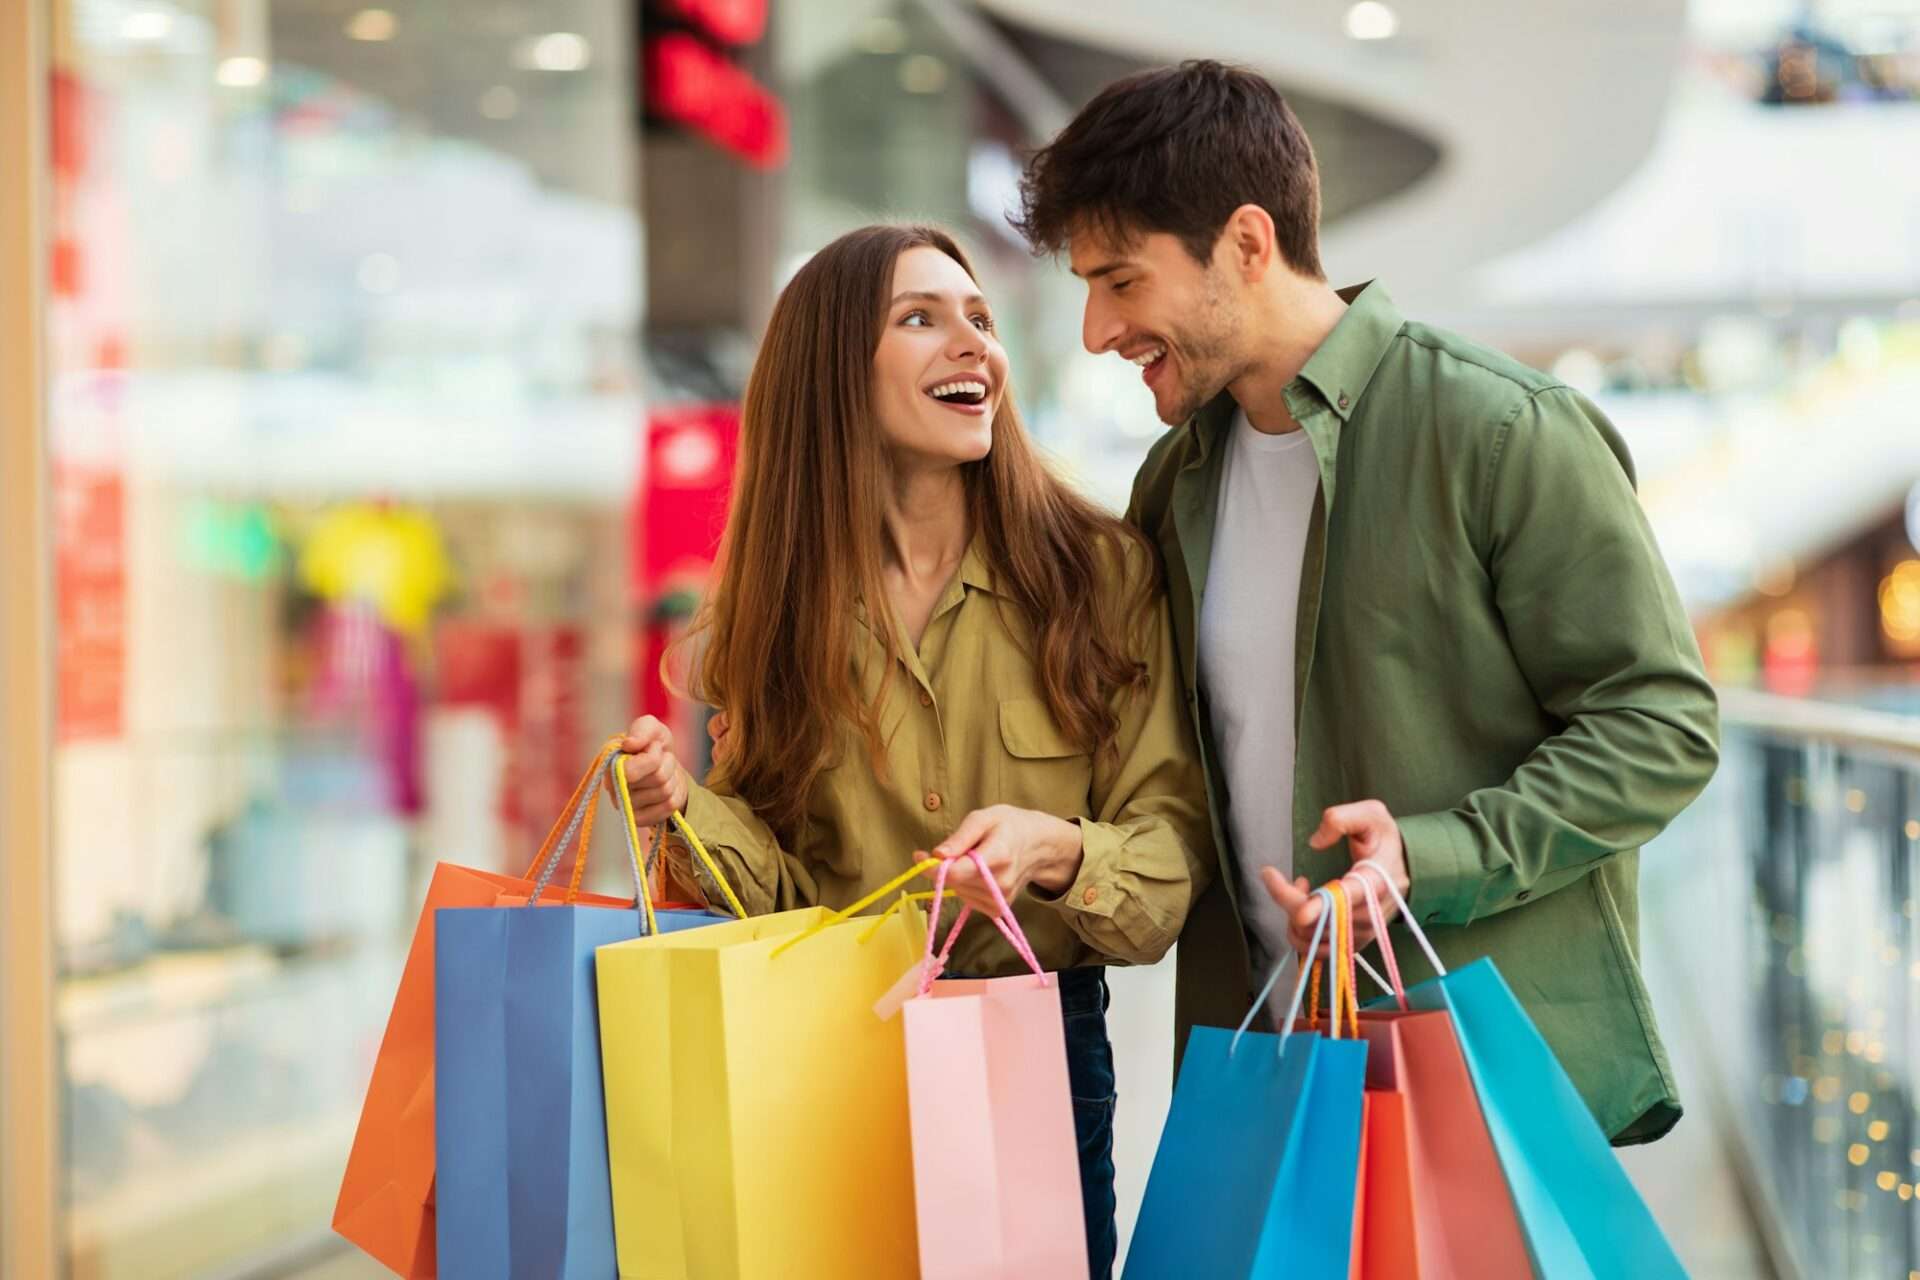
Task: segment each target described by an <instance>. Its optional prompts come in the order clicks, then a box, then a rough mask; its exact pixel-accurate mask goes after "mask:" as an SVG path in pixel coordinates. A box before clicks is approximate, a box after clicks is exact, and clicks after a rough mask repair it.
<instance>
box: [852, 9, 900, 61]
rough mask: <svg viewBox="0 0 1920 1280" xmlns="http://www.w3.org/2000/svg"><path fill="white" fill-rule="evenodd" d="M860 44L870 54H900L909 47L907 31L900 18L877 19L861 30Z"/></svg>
mask: <svg viewBox="0 0 1920 1280" xmlns="http://www.w3.org/2000/svg"><path fill="white" fill-rule="evenodd" d="M859 44H860V47H861V48H862V49H864V50H865V51H866V52H868V53H882V54H885V53H898V52H900V51H901V50H902V49H904V48H906V47H907V29H906V28H905V27H903V26H901V25H900V20H899V19H898V18H887V17H880V18H875V19H874V20H873V21H872V22H869V23H868V24H867V25H866V26H864V27H862V28H861V29H860V39H859Z"/></svg>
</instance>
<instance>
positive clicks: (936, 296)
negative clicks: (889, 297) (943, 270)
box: [887, 289, 987, 307]
mask: <svg viewBox="0 0 1920 1280" xmlns="http://www.w3.org/2000/svg"><path fill="white" fill-rule="evenodd" d="M948 296H949V295H947V294H944V293H930V292H928V291H927V290H925V289H909V290H908V291H907V292H905V293H896V294H894V295H893V301H892V302H889V303H888V304H887V305H888V306H889V307H897V306H899V305H900V304H901V303H903V302H945V301H946V300H947V298H948ZM986 304H987V300H986V299H985V298H983V297H981V296H980V295H979V294H977V293H970V294H968V295H967V296H966V297H964V298H962V299H960V305H961V306H963V307H974V306H980V307H984V306H985V305H986Z"/></svg>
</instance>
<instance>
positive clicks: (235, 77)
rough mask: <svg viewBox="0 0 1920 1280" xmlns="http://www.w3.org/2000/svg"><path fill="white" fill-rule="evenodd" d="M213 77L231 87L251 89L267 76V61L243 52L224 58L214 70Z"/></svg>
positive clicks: (261, 82) (262, 81)
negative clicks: (236, 55)
mask: <svg viewBox="0 0 1920 1280" xmlns="http://www.w3.org/2000/svg"><path fill="white" fill-rule="evenodd" d="M213 78H214V79H215V80H217V81H219V82H220V83H221V84H223V85H225V86H226V87H227V88H229V89H251V88H254V87H255V86H256V85H259V84H263V83H265V81H266V78H267V61H266V59H265V58H255V57H252V56H251V55H247V54H242V55H240V56H238V57H233V58H222V59H221V60H220V66H219V67H218V68H217V69H216V70H215V71H214V73H213Z"/></svg>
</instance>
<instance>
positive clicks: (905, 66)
mask: <svg viewBox="0 0 1920 1280" xmlns="http://www.w3.org/2000/svg"><path fill="white" fill-rule="evenodd" d="M900 87H901V88H902V89H905V90H906V91H907V92H908V93H938V92H940V91H941V90H942V89H944V88H946V87H947V64H946V63H944V62H942V61H940V59H938V58H936V57H934V56H933V55H932V54H930V53H916V54H914V55H913V56H912V57H911V58H908V59H907V60H906V61H905V62H902V63H901V64H900Z"/></svg>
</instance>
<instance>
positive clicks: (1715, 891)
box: [1642, 692, 1920, 1280]
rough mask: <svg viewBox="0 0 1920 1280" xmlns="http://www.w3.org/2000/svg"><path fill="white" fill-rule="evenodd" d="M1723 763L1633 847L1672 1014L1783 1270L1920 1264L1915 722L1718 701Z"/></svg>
mask: <svg viewBox="0 0 1920 1280" xmlns="http://www.w3.org/2000/svg"><path fill="white" fill-rule="evenodd" d="M1723 719H1724V726H1725V738H1724V747H1723V753H1722V762H1721V767H1720V771H1719V773H1718V775H1717V776H1716V777H1715V779H1714V781H1713V782H1712V784H1711V785H1710V786H1709V788H1708V789H1707V792H1706V793H1705V794H1704V795H1703V796H1702V797H1701V799H1700V801H1699V802H1698V803H1697V804H1695V805H1694V806H1693V808H1691V809H1690V810H1688V812H1687V813H1686V814H1685V815H1683V816H1682V818H1681V819H1680V820H1679V821H1677V822H1676V823H1675V824H1674V825H1673V827H1672V828H1671V829H1670V830H1669V831H1668V832H1667V833H1666V834H1665V835H1664V836H1663V837H1662V838H1661V839H1660V841H1659V842H1657V844H1656V845H1655V846H1653V847H1652V848H1650V849H1649V850H1648V851H1647V854H1646V857H1645V858H1644V859H1643V862H1642V877H1643V889H1644V892H1643V900H1644V901H1645V902H1646V904H1647V905H1646V915H1647V927H1648V928H1649V929H1650V930H1658V931H1659V936H1660V941H1661V943H1662V944H1663V945H1664V946H1666V947H1667V948H1668V950H1669V951H1671V952H1673V953H1674V954H1675V956H1676V958H1677V959H1679V960H1680V961H1681V963H1682V966H1683V969H1684V971H1685V972H1686V973H1687V974H1688V975H1690V980H1689V981H1688V982H1687V984H1686V990H1685V991H1684V992H1678V993H1676V995H1678V996H1679V997H1680V998H1681V1003H1680V1008H1681V1009H1684V1011H1685V1012H1684V1015H1683V1016H1684V1017H1685V1018H1686V1020H1687V1021H1689V1022H1690V1023H1691V1024H1692V1025H1690V1026H1684V1027H1676V1028H1674V1029H1673V1033H1674V1034H1675V1035H1676V1036H1687V1037H1689V1038H1690V1039H1692V1040H1693V1041H1694V1042H1695V1043H1696V1044H1698V1045H1699V1046H1700V1050H1701V1056H1702V1057H1703V1058H1704V1060H1705V1065H1706V1066H1707V1067H1708V1076H1709V1078H1710V1081H1711V1084H1712V1089H1711V1092H1712V1093H1713V1094H1714V1095H1715V1096H1714V1097H1712V1098H1710V1099H1695V1100H1694V1102H1695V1103H1696V1104H1698V1103H1708V1104H1710V1105H1711V1106H1712V1107H1713V1108H1714V1109H1715V1111H1717V1113H1718V1114H1717V1115H1716V1116H1715V1119H1716V1120H1717V1121H1718V1122H1719V1127H1720V1128H1721V1130H1722V1131H1723V1132H1724V1133H1725V1134H1726V1135H1727V1137H1728V1139H1729V1142H1730V1144H1731V1146H1732V1148H1733V1150H1732V1152H1731V1155H1732V1156H1733V1158H1734V1162H1735V1164H1736V1166H1737V1167H1739V1169H1740V1171H1741V1173H1742V1176H1743V1179H1744V1181H1745V1182H1746V1184H1747V1190H1748V1191H1749V1193H1750V1195H1751V1198H1752V1200H1753V1203H1754V1206H1755V1209H1756V1213H1755V1216H1756V1218H1758V1219H1759V1220H1760V1222H1761V1226H1762V1229H1763V1231H1764V1232H1765V1233H1766V1234H1767V1236H1768V1240H1767V1244H1768V1245H1769V1249H1770V1252H1771V1253H1772V1254H1773V1256H1774V1259H1775V1261H1776V1265H1777V1267H1778V1269H1779V1270H1780V1271H1781V1273H1782V1274H1784V1275H1790V1276H1792V1275H1798V1276H1804V1277H1820V1278H1821V1280H1828V1278H1832V1280H1842V1278H1844V1277H1855V1276H1858V1277H1876V1278H1877V1277H1887V1276H1908V1275H1913V1274H1916V1273H1920V1214H1916V1212H1915V1208H1916V1206H1915V1204H1914V1200H1915V1194H1916V1183H1920V1123H1917V1120H1916V1114H1915V1099H1916V1091H1915V1064H1916V1060H1917V1055H1916V1050H1917V1049H1920V934H1917V933H1916V928H1917V925H1916V906H1915V901H1916V890H1917V889H1920V886H1916V883H1915V868H1916V859H1917V858H1920V719H1916V718H1910V717H1906V716H1900V715H1893V714H1889V713H1886V712H1880V711H1871V710H1862V709H1858V708H1854V707H1842V706H1837V705H1830V704H1821V703H1809V702H1803V701H1798V700H1791V699H1784V698H1774V697H1768V696H1765V695H1758V694H1750V693H1744V692H1729V693H1727V694H1725V695H1724V704H1723Z"/></svg>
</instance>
